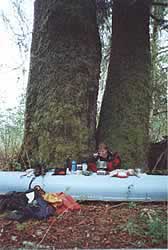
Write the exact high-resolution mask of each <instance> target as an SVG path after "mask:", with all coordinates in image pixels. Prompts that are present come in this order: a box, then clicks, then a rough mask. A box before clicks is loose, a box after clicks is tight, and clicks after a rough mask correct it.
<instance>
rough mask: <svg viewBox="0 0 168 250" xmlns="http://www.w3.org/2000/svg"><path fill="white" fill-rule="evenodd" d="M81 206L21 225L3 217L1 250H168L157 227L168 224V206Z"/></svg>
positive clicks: (87, 204)
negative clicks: (132, 249)
mask: <svg viewBox="0 0 168 250" xmlns="http://www.w3.org/2000/svg"><path fill="white" fill-rule="evenodd" d="M80 205H81V210H80V211H77V212H66V213H64V214H63V215H59V216H58V215H56V216H53V217H50V218H49V219H48V220H42V221H37V220H29V221H26V222H24V223H19V222H17V221H9V220H6V219H4V214H1V215H0V249H5V250H6V249H74V248H75V249H78V248H80V249H93V248H94V249H109V248H165V249H167V240H166V239H165V237H163V235H162V233H161V232H162V228H161V226H160V224H158V221H159V222H160V221H161V222H163V223H166V222H167V204H166V203H133V202H130V203H127V202H122V203H111V202H110V203H108V202H83V203H80ZM154 218H155V219H154ZM147 222H148V223H147Z"/></svg>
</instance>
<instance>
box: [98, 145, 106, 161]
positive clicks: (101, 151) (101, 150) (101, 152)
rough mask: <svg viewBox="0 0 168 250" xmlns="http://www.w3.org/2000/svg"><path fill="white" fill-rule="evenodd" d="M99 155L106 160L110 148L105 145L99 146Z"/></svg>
mask: <svg viewBox="0 0 168 250" xmlns="http://www.w3.org/2000/svg"><path fill="white" fill-rule="evenodd" d="M98 154H99V156H100V157H103V158H106V157H107V155H108V146H107V145H106V144H105V143H100V144H99V146H98Z"/></svg>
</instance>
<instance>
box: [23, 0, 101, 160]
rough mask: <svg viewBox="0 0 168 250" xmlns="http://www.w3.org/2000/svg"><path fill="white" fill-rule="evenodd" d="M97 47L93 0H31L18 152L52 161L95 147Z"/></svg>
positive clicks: (37, 158)
mask: <svg viewBox="0 0 168 250" xmlns="http://www.w3.org/2000/svg"><path fill="white" fill-rule="evenodd" d="M100 53H101V50H100V41H99V34H98V28H97V23H96V3H95V1H93V0H84V1H83V0H47V1H43V0H36V2H35V13H34V30H33V37H32V47H31V62H30V72H29V82H28V88H27V99H26V101H27V102H26V114H25V135H24V143H23V152H24V155H28V157H29V159H32V160H45V161H47V162H49V163H56V162H60V161H63V160H65V159H66V157H67V156H71V157H72V158H74V159H76V160H79V159H80V157H85V155H86V154H87V155H88V153H89V152H90V151H92V150H93V149H94V148H95V129H96V128H95V127H96V108H97V107H96V99H97V92H98V81H99V67H100V60H101V54H100Z"/></svg>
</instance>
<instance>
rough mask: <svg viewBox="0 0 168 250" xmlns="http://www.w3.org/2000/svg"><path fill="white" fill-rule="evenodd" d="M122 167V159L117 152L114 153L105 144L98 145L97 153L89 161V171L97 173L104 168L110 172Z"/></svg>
mask: <svg viewBox="0 0 168 250" xmlns="http://www.w3.org/2000/svg"><path fill="white" fill-rule="evenodd" d="M120 167H121V158H120V156H119V154H118V153H117V152H115V153H112V152H111V151H110V150H109V148H108V146H107V145H106V144H105V143H100V144H99V145H98V151H97V153H94V154H93V156H92V157H91V158H90V159H89V160H88V170H89V171H92V172H97V170H99V169H102V168H104V170H107V171H108V172H110V171H112V170H115V169H118V168H120Z"/></svg>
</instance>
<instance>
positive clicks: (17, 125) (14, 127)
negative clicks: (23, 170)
mask: <svg viewBox="0 0 168 250" xmlns="http://www.w3.org/2000/svg"><path fill="white" fill-rule="evenodd" d="M23 124H24V97H22V98H21V101H20V104H19V106H18V107H14V108H11V109H7V110H5V111H2V110H1V114H0V167H1V168H7V167H12V168H15V167H16V168H17V169H20V166H19V165H18V163H17V162H16V159H17V155H18V152H19V149H20V146H21V144H22V139H23Z"/></svg>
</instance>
